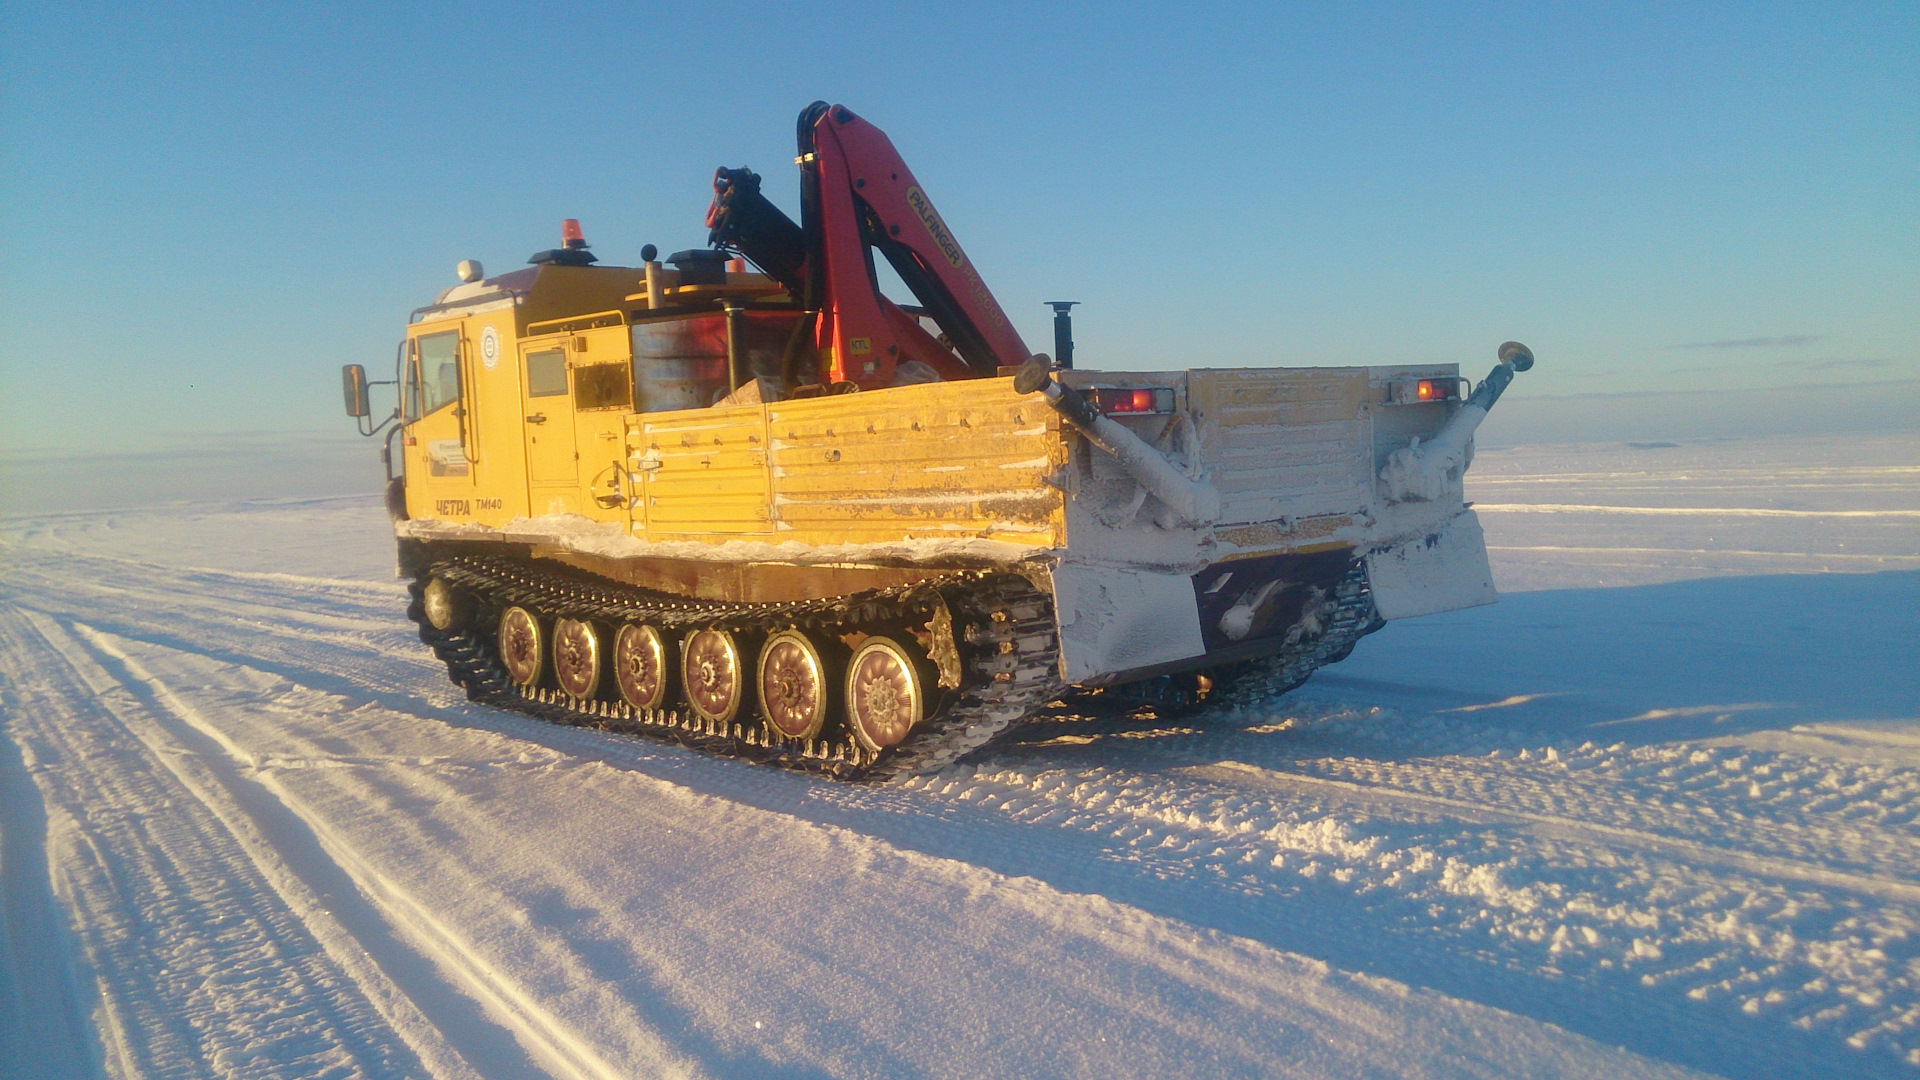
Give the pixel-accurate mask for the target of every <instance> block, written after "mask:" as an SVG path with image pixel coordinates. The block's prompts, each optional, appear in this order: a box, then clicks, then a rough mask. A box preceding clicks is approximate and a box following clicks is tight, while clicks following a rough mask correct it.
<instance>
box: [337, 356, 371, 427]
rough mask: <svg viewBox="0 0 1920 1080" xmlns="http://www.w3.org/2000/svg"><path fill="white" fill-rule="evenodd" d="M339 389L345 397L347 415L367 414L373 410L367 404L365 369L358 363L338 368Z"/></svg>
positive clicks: (359, 415)
mask: <svg viewBox="0 0 1920 1080" xmlns="http://www.w3.org/2000/svg"><path fill="white" fill-rule="evenodd" d="M340 389H341V390H342V391H343V392H344V393H345V395H346V399H347V415H348V416H353V417H361V416H367V415H369V414H371V413H372V412H373V408H372V406H370V405H368V404H367V369H366V368H364V367H361V366H360V365H359V364H348V365H347V366H346V367H343V368H341V369H340Z"/></svg>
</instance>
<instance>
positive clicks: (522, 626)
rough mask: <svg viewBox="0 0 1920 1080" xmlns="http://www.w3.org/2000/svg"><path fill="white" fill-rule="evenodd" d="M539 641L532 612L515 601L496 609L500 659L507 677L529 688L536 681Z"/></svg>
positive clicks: (541, 643) (541, 644) (540, 645)
mask: <svg viewBox="0 0 1920 1080" xmlns="http://www.w3.org/2000/svg"><path fill="white" fill-rule="evenodd" d="M543 645H544V642H542V641H541V640H540V620H539V619H537V618H535V617H534V614H533V612H531V611H528V610H527V609H526V608H523V607H519V606H517V605H516V606H514V607H510V608H508V609H507V610H505V611H503V612H501V613H500V662H501V663H502V664H505V665H506V667H507V677H508V678H510V679H512V680H513V681H514V682H515V683H518V684H519V685H521V686H525V687H529V688H530V687H532V686H533V685H534V684H536V683H538V682H539V681H540V653H541V652H542V646H543Z"/></svg>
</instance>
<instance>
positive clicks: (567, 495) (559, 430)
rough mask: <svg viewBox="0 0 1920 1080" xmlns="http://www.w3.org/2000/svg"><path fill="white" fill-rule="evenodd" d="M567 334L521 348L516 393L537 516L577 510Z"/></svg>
mask: <svg viewBox="0 0 1920 1080" xmlns="http://www.w3.org/2000/svg"><path fill="white" fill-rule="evenodd" d="M567 343H568V339H567V338H566V337H555V338H550V339H548V340H545V341H531V342H527V343H526V344H524V345H522V346H521V347H520V368H521V371H520V374H521V379H520V394H521V402H520V403H521V406H522V409H523V416H524V418H525V421H526V424H525V430H526V439H527V494H528V498H529V502H528V505H529V507H530V508H531V510H532V512H533V513H534V514H536V515H538V514H551V513H577V512H578V511H579V507H578V505H577V504H578V502H579V498H580V496H579V480H580V460H579V459H580V451H579V447H578V445H577V444H576V443H575V441H574V415H573V393H572V391H573V386H572V381H571V376H570V373H569V371H568V368H567Z"/></svg>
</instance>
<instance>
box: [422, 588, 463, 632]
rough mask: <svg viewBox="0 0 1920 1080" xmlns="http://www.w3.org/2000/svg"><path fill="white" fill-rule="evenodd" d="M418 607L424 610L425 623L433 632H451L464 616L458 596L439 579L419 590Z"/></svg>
mask: <svg viewBox="0 0 1920 1080" xmlns="http://www.w3.org/2000/svg"><path fill="white" fill-rule="evenodd" d="M420 606H421V607H422V608H423V609H425V611H426V616H427V622H428V623H429V624H430V625H432V627H433V628H434V629H435V630H451V629H453V627H454V624H455V623H458V622H461V621H462V620H463V618H464V616H465V615H466V611H465V605H464V604H463V603H462V602H461V599H460V594H459V593H457V592H455V591H454V589H453V586H451V585H449V584H447V583H446V582H445V581H443V580H441V579H440V578H434V579H433V580H431V581H429V582H427V587H426V588H425V589H423V590H421V592H420Z"/></svg>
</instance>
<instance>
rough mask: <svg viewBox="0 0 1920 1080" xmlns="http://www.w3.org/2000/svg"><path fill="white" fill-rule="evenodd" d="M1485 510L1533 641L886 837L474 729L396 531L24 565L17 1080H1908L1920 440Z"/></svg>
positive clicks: (1917, 767) (1209, 727) (232, 524)
mask: <svg viewBox="0 0 1920 1080" xmlns="http://www.w3.org/2000/svg"><path fill="white" fill-rule="evenodd" d="M1469 489H1470V494H1472V495H1473V497H1474V498H1476V499H1477V500H1478V501H1479V503H1480V506H1481V509H1482V512H1483V519H1484V521H1485V524H1486V531H1487V536H1488V539H1489V543H1490V544H1491V545H1492V547H1493V558H1494V567H1495V572H1496V576H1497V578H1498V580H1499V582H1500V584H1501V586H1502V588H1503V589H1504V590H1506V593H1507V595H1506V596H1505V598H1504V599H1503V601H1502V602H1501V603H1500V604H1499V605H1496V606H1493V607H1489V608H1482V609H1476V610H1473V611H1468V612H1459V613H1453V614H1449V615H1442V616H1435V617H1430V618H1426V619H1419V620H1410V621H1407V622H1402V623H1395V624H1393V625H1391V626H1389V627H1388V628H1387V629H1386V630H1384V631H1382V632H1381V633H1379V634H1376V635H1374V636H1373V637H1370V638H1368V639H1366V640H1365V641H1364V642H1362V643H1361V645H1360V647H1359V648H1358V649H1357V650H1356V652H1355V653H1354V655H1353V657H1352V658H1350V659H1349V660H1348V661H1346V662H1345V663H1342V664H1340V665H1338V666H1336V667H1334V668H1330V669H1328V670H1326V671H1323V672H1321V673H1320V674H1319V675H1317V676H1316V677H1315V678H1314V679H1313V680H1312V681H1311V682H1309V683H1308V684H1307V685H1306V686H1305V687H1303V688H1301V689H1300V690H1298V691H1295V692H1294V693H1292V694H1289V695H1287V696H1285V697H1282V698H1279V699H1276V700H1274V701H1272V702H1269V703H1267V704H1265V705H1263V706H1262V707H1260V708H1258V709H1254V710H1250V711H1246V712H1243V713H1237V714H1221V713H1214V714H1207V715H1201V716H1199V717H1190V718H1187V719H1185V720H1182V721H1180V722H1177V723H1173V722H1169V723H1126V722H1119V721H1114V720H1111V719H1098V718H1086V717H1074V716H1070V715H1062V716H1059V717H1054V718H1051V719H1049V720H1047V721H1045V722H1042V723H1039V724H1036V725H1034V726H1033V727H1031V728H1030V729H1028V730H1027V731H1026V732H1025V734H1024V737H1023V738H1021V739H1020V740H1018V741H1016V742H1014V743H1012V744H1009V745H1005V746H1002V747H999V748H997V749H995V750H993V751H991V752H989V753H988V754H987V755H986V756H984V757H983V758H982V759H980V760H976V761H973V762H970V763H967V764H965V765H963V766H961V767H958V768H955V769H953V770H951V771H949V772H947V773H944V774H941V775H938V776H934V777H929V778H922V779H920V780H916V781H914V782H911V783H908V784H904V785H896V786H891V787H882V788H876V787H851V786H844V785H835V784H831V783H826V782H821V781H816V780H812V779H809V778H806V777H803V776H797V775H791V774H787V773H782V772H776V771H771V770H766V769H762V768H757V767H753V766H748V765H742V764H739V763H736V762H730V761H724V760H716V759H711V758H706V757H702V756H699V755H697V754H694V753H691V752H688V751H684V750H681V749H679V748H676V747H672V746H667V745H662V744H659V743H655V742H650V741H646V740H640V739H634V738H628V737H623V736H615V735H609V734H604V733H598V732H590V731H581V730H572V729H560V728H554V727H550V726H546V725H543V724H540V723H537V722H534V721H530V720H526V719H523V718H519V717H516V716H513V715H511V714H506V713H501V712H498V711H494V710H491V709H484V708H477V707H473V706H470V705H468V704H467V703H466V702H465V701H463V700H461V699H460V697H459V696H458V694H456V693H455V691H454V689H453V687H452V686H451V685H450V684H449V683H448V682H447V681H446V679H445V677H444V675H443V674H442V673H440V672H439V671H438V670H437V669H436V667H435V665H434V664H433V662H432V661H431V658H430V657H429V656H428V654H427V653H426V652H425V650H424V649H423V648H422V647H420V646H419V644H418V643H417V641H416V640H415V638H414V636H413V634H412V632H411V629H410V628H409V626H408V625H407V624H406V623H405V622H404V620H403V618H402V616H401V608H402V603H403V596H404V594H403V591H402V589H401V587H400V585H399V584H398V583H397V582H396V581H395V580H394V579H393V577H392V569H391V544H390V541H389V540H388V539H387V536H388V534H387V526H386V522H385V519H384V515H383V514H382V512H381V510H380V509H379V507H378V503H377V500H376V499H374V498H371V497H347V498H316V499H311V500H305V501H301V500H293V499H284V500H280V501H275V502H249V503H240V504H224V505H223V504H219V503H208V502H198V503H186V504H174V505H170V506H167V507H163V508H158V509H127V510H97V511H95V510H89V511H75V512H69V513H47V514H40V515H37V516H31V517H23V516H14V517H10V518H5V519H0V567H3V568H4V570H3V571H0V572H3V573H4V577H3V578H0V715H3V716H4V721H5V726H6V730H7V733H8V735H9V736H10V738H9V739H8V740H5V741H0V863H3V864H4V877H3V878H0V911H4V915H5V919H4V922H3V923H0V931H3V934H0V959H4V962H3V963H0V1074H9V1075H21V1076H32V1077H43V1076H44V1077H66V1076H85V1075H94V1074H100V1073H105V1074H107V1075H113V1076H121V1075H130V1076H167V1077H173V1076H182V1077H187V1076H203V1075H204V1076H248V1077H252V1076H262V1077H264V1076H288V1077H320V1076H325V1077H335V1076H338V1077H346V1076H390V1077H402V1076H405V1077H411V1076H436V1077H447V1078H454V1077H528V1076H545V1075H553V1076H559V1077H581V1078H596V1080H597V1078H602V1077H626V1076H654V1075H686V1076H739V1077H748V1076H769V1075H778V1076H815V1077H841V1076H873V1077H893V1076H1301V1077H1309V1076H1311V1077H1349V1076H1421V1077H1425V1076H1435V1077H1458V1076H1472V1077H1482V1076H1487V1077H1518V1076H1680V1075H1694V1074H1697V1073H1709V1074H1718V1075H1727V1076H1774V1077H1831V1076H1842V1075H1845V1076H1860V1077H1877V1076H1915V1075H1920V439H1917V438H1913V437H1864V436H1855V437H1806V438H1794V439H1777V440H1759V441H1747V442H1716V443H1700V444H1690V445H1685V446H1667V445H1648V446H1632V445H1626V446H1623V445H1620V444H1612V445H1605V446H1580V447H1521V448H1515V449H1509V450H1501V451H1490V452H1484V453H1482V455H1481V456H1480V458H1479V460H1478V461H1477V462H1476V463H1475V466H1474V470H1473V472H1472V473H1471V474H1470V476H1469Z"/></svg>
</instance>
